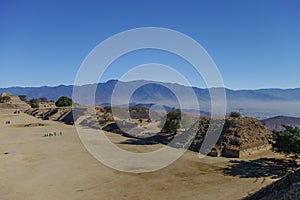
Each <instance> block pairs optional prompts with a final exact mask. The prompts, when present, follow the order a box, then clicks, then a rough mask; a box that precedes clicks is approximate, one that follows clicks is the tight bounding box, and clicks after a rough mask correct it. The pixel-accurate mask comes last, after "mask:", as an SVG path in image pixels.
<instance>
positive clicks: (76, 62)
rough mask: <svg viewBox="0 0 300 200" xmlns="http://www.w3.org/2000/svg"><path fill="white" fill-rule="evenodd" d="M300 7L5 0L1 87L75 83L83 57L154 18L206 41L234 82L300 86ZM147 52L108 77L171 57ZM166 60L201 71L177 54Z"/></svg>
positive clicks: (226, 1)
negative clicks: (113, 38) (185, 62)
mask: <svg viewBox="0 0 300 200" xmlns="http://www.w3.org/2000/svg"><path fill="white" fill-rule="evenodd" d="M299 10H300V1H297V0H295V1H292V0H282V1H277V0H264V1H262V0H251V1H246V0H245V1H244V0H236V1H231V0H223V1H221V0H220V1H211V0H209V1H201V0H195V1H189V0H187V1H175V0H169V1H167V0H166V1H162V0H157V1H156V0H151V1H143V0H136V1H121V0H119V1H113V0H107V1H84V0H82V1H79V0H49V1H45V0H36V1H32V0H23V1H16V0H1V1H0V75H1V78H0V87H9V86H41V85H49V86H54V85H59V84H66V85H69V84H73V83H74V79H75V76H76V73H77V70H78V69H79V67H80V65H81V63H82V61H83V60H84V58H85V57H86V56H87V55H88V53H89V52H90V51H91V50H92V49H93V48H94V47H95V46H96V45H98V44H99V43H100V42H101V41H103V40H105V39H107V38H108V37H110V36H112V35H114V34H117V33H119V32H122V31H125V30H128V29H133V28H139V27H149V26H150V27H164V28H169V29H174V30H177V31H180V32H182V33H184V34H186V35H188V36H190V37H192V38H193V39H195V40H196V41H197V42H199V43H200V44H201V45H202V46H203V47H204V48H205V49H206V51H207V52H208V53H209V54H210V56H211V57H212V58H213V60H214V61H215V63H216V64H217V66H218V68H219V70H220V72H221V75H222V77H223V81H224V83H225V86H226V87H228V88H233V89H249V88H253V89H255V88H269V87H272V88H274V87H276V88H295V87H300V78H299V75H300V12H299ZM146 53H147V52H142V53H137V54H136V55H133V56H132V55H129V56H128V57H127V59H126V60H124V62H121V61H122V58H120V60H119V61H118V62H116V63H119V65H117V64H115V66H114V67H115V68H113V69H115V70H110V71H107V73H106V74H105V77H104V78H103V80H108V79H116V78H118V77H120V76H121V75H122V73H123V72H124V69H125V68H126V67H125V68H122V69H123V71H122V70H118V67H120V66H121V65H123V66H126V65H128V66H127V68H126V69H129V68H130V67H133V66H134V65H141V64H143V63H145V62H146V63H147V62H160V61H166V60H170V59H168V58H169V57H168V55H162V56H161V57H160V56H157V58H155V59H150V58H153V55H154V54H156V53H157V52H154V53H153V52H152V54H151V56H150V57H149V56H148V57H147V56H144V54H146ZM162 64H168V65H177V69H179V68H180V69H179V71H180V70H181V71H184V72H185V73H186V75H187V76H189V73H190V74H193V71H192V70H190V69H189V68H190V67H188V66H185V65H184V64H182V65H181V64H180V61H178V62H177V61H176V58H174V59H172V61H171V62H170V63H164V62H163V63H162ZM179 65H180V66H179ZM175 68H176V67H175ZM149 73H151V72H149ZM153 73H154V74H155V72H153ZM188 79H191V80H190V81H191V83H192V85H196V86H199V87H204V85H203V82H202V83H201V81H198V80H196V79H193V77H192V76H191V78H189V77H188Z"/></svg>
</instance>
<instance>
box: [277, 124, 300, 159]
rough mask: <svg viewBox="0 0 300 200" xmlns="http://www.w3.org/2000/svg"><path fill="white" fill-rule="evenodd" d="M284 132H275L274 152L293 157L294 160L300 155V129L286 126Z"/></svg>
mask: <svg viewBox="0 0 300 200" xmlns="http://www.w3.org/2000/svg"><path fill="white" fill-rule="evenodd" d="M283 127H284V128H285V130H284V131H274V132H273V140H274V141H273V143H272V146H273V150H274V151H275V152H279V153H284V154H286V155H288V156H291V158H292V159H293V160H296V159H297V158H299V155H300V129H299V128H297V127H292V126H285V125H283Z"/></svg>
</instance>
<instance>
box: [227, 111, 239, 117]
mask: <svg viewBox="0 0 300 200" xmlns="http://www.w3.org/2000/svg"><path fill="white" fill-rule="evenodd" d="M229 116H230V117H241V114H240V113H239V112H231V113H230V115H229Z"/></svg>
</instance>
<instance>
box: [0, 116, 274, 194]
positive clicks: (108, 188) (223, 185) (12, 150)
mask: <svg viewBox="0 0 300 200" xmlns="http://www.w3.org/2000/svg"><path fill="white" fill-rule="evenodd" d="M12 112H13V110H0V199H1V200H4V199H5V200H6V199H7V200H16V199H22V200H26V199H28V200H29V199H30V200H35V199H36V200H40V199H50V200H51V199H55V200H58V199H62V200H67V199H71V200H73V199H78V200H79V199H80V200H82V199H85V200H89V199H101V200H102V199H103V200H106V199H107V200H109V199H114V200H115V199H118V200H122V199H123V200H124V199H126V200H127V199H128V200H143V199H172V200H173V199H180V200H181V199H185V200H192V199H194V200H199V199H214V200H216V199H239V198H241V197H243V196H245V195H247V193H248V192H254V191H256V190H258V189H260V188H261V187H263V186H265V185H267V184H269V183H270V182H272V181H274V179H270V178H266V179H265V180H264V179H263V178H258V179H257V178H240V177H239V176H230V175H225V174H224V173H223V171H222V170H220V169H222V168H226V167H228V165H229V164H230V162H229V161H230V160H232V159H229V158H212V157H206V158H204V159H199V158H198V156H197V154H196V153H194V152H190V151H187V152H186V153H185V154H184V155H183V156H182V157H181V158H180V159H179V160H177V161H176V162H175V163H173V164H172V165H170V166H168V167H166V168H164V169H162V170H159V171H155V172H151V173H144V174H130V173H124V172H119V171H116V170H113V169H110V168H108V167H106V166H104V165H103V164H101V163H100V162H99V161H97V160H96V159H94V158H93V157H92V156H91V155H90V154H89V153H88V152H87V151H86V149H85V148H84V146H83V145H82V143H81V141H80V140H79V137H78V135H77V133H76V131H75V128H74V127H73V126H69V125H64V124H61V123H58V122H53V121H42V120H39V119H36V118H34V117H32V116H29V115H26V114H23V113H21V114H19V115H15V114H12ZM7 120H10V121H11V124H9V125H7V124H5V121H7ZM30 123H31V124H34V123H42V124H44V126H28V127H24V125H26V124H30ZM54 131H56V132H57V133H58V132H60V131H62V132H63V135H62V136H56V137H42V136H43V135H44V134H45V133H46V132H54ZM107 135H108V136H109V137H110V138H111V139H112V141H114V142H116V143H121V142H122V141H126V140H128V138H123V137H122V136H119V135H117V134H113V133H107ZM118 145H119V146H120V147H122V148H124V149H128V150H131V151H135V152H144V151H151V150H153V149H157V148H159V147H160V145H161V144H156V145H132V144H118ZM260 156H264V157H274V156H275V157H278V156H279V155H276V154H273V153H271V152H265V153H264V154H263V155H262V154H261V155H255V156H252V157H249V158H247V159H255V158H258V157H260Z"/></svg>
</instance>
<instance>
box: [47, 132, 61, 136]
mask: <svg viewBox="0 0 300 200" xmlns="http://www.w3.org/2000/svg"><path fill="white" fill-rule="evenodd" d="M51 136H62V132H61V131H60V132H59V133H56V132H53V133H52V132H50V133H45V134H44V137H51Z"/></svg>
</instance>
